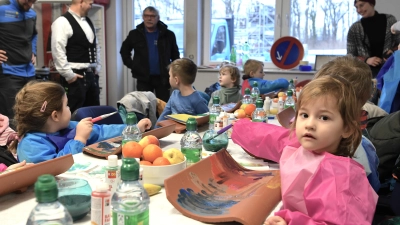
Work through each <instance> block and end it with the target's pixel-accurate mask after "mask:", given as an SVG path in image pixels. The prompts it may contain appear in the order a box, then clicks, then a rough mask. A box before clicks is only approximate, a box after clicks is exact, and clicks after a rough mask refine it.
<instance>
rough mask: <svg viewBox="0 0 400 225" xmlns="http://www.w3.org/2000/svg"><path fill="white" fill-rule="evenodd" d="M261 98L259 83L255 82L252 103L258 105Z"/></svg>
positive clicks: (252, 90)
mask: <svg viewBox="0 0 400 225" xmlns="http://www.w3.org/2000/svg"><path fill="white" fill-rule="evenodd" d="M259 97H260V89H258V83H257V81H254V83H253V88H252V89H251V101H252V103H254V104H255V103H256V101H257V99H258V98H259Z"/></svg>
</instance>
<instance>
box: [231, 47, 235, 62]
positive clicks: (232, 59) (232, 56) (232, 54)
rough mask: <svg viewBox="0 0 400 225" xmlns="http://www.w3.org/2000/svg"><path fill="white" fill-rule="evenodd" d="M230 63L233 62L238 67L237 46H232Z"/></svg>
mask: <svg viewBox="0 0 400 225" xmlns="http://www.w3.org/2000/svg"><path fill="white" fill-rule="evenodd" d="M230 61H231V63H233V64H234V65H236V47H235V45H232V49H231V56H230Z"/></svg>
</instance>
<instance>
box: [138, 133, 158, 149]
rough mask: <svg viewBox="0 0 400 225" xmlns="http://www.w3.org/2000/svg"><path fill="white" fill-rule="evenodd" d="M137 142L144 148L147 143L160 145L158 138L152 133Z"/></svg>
mask: <svg viewBox="0 0 400 225" xmlns="http://www.w3.org/2000/svg"><path fill="white" fill-rule="evenodd" d="M139 144H140V145H141V146H142V147H143V148H144V147H146V146H147V145H149V144H155V145H157V146H160V142H159V141H158V138H157V137H156V136H154V135H147V136H145V137H143V138H142V139H141V140H140V141H139Z"/></svg>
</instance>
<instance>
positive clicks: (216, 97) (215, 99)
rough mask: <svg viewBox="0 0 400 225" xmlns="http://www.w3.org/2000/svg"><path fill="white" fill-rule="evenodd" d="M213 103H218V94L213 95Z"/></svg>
mask: <svg viewBox="0 0 400 225" xmlns="http://www.w3.org/2000/svg"><path fill="white" fill-rule="evenodd" d="M213 104H219V97H218V96H214V97H213Z"/></svg>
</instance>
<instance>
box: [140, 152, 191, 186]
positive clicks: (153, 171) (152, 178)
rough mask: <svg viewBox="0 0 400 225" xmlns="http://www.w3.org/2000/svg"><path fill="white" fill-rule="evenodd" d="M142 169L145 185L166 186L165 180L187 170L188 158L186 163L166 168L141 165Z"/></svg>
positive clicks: (166, 166) (165, 166)
mask: <svg viewBox="0 0 400 225" xmlns="http://www.w3.org/2000/svg"><path fill="white" fill-rule="evenodd" d="M140 167H141V168H143V183H145V184H156V185H160V186H164V180H165V179H167V178H169V177H170V176H172V175H175V174H176V173H178V172H180V171H182V170H184V169H185V168H186V157H185V160H184V161H182V162H180V163H177V164H172V165H164V166H153V165H151V166H149V165H140Z"/></svg>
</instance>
